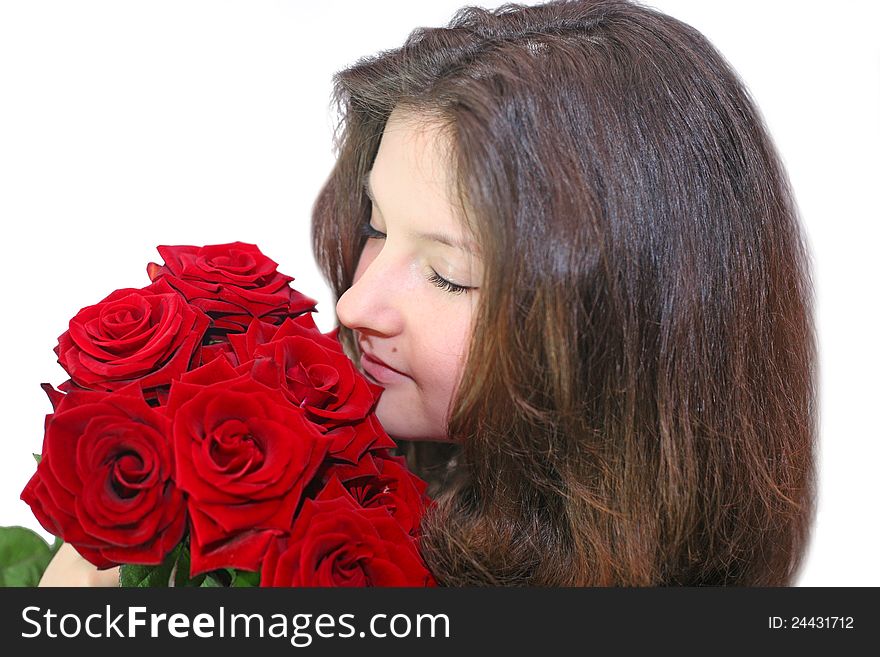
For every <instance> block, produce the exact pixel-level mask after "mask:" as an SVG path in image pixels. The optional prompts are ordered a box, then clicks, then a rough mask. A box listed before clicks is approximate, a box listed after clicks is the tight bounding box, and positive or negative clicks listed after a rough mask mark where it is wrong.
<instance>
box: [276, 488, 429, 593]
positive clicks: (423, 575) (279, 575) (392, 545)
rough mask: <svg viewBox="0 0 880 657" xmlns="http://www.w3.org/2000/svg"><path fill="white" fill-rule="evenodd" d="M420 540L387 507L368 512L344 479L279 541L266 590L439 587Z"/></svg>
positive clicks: (309, 505) (306, 508)
mask: <svg viewBox="0 0 880 657" xmlns="http://www.w3.org/2000/svg"><path fill="white" fill-rule="evenodd" d="M435 584H436V583H435V582H434V578H433V577H432V576H431V573H430V572H428V569H427V568H425V564H424V562H423V561H422V558H421V556H420V555H419V551H418V546H417V543H416V541H415V539H414V538H413V537H411V536H409V535H408V534H407V533H406V532H404V531H403V530H402V529H401V528H400V525H398V524H397V522H396V521H395V520H394V518H392V517H391V515H390V514H389V513H388V512H387V511H386V510H385V509H384V508H381V507H379V508H372V509H364V508H362V507H360V506H359V505H358V503H357V502H356V501H355V500H354V499H353V498H352V497H351V495H349V494H348V492H347V491H346V490H345V489H344V488H343V487H342V484H340V483H339V481H338V480H335V479H334V480H332V481H331V482H330V484H328V486H327V488H325V489H324V491H323V492H322V494H321V495H319V496H318V498H317V499H315V500H306V501H305V502H304V503H303V508H302V511H301V512H300V514H299V516H298V517H297V521H296V523H295V524H294V525H293V528H292V530H291V533H290V536H289V537H287V538H281V539H278V540H277V541H275V542H273V544H272V546H271V547H270V549H269V552H268V554H267V555H266V559H265V561H264V562H263V569H262V573H261V576H260V586H264V587H268V586H351V587H362V586H433V585H435Z"/></svg>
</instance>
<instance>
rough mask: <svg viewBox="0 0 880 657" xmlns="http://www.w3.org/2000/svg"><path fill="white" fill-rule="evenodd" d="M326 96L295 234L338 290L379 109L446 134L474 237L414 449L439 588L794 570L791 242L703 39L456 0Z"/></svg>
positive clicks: (811, 398)
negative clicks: (467, 331)
mask: <svg viewBox="0 0 880 657" xmlns="http://www.w3.org/2000/svg"><path fill="white" fill-rule="evenodd" d="M334 98H335V101H336V102H337V104H338V108H339V110H340V117H341V120H340V124H339V128H338V132H337V134H336V148H337V154H338V160H337V162H336V165H335V167H334V169H333V171H332V172H331V174H330V177H329V178H328V180H327V182H326V184H325V186H324V188H323V189H322V190H321V193H320V195H319V197H318V199H317V201H316V204H315V207H314V215H313V242H314V244H313V246H314V250H315V254H316V258H317V259H318V262H319V264H320V266H321V267H322V270H323V271H324V273H325V276H326V277H327V279H328V280H329V281H330V283H331V285H332V287H333V290H334V292H335V294H336V298H339V296H340V295H342V293H343V292H345V290H347V289H348V287H349V286H350V285H351V283H352V277H353V275H354V272H355V267H356V265H357V261H358V257H359V255H360V252H361V249H362V248H363V245H364V238H363V237H361V232H360V231H359V230H358V227H359V225H360V224H361V223H362V222H364V221H368V220H369V203H368V199H367V198H366V197H365V195H364V193H363V191H362V188H361V180H362V177H363V175H364V174H365V172H367V171H368V170H369V169H370V167H371V164H372V161H373V158H374V157H375V155H376V152H377V150H378V144H379V139H380V137H381V134H382V130H383V127H384V125H385V122H386V120H387V119H388V116H389V114H390V113H391V111H392V109H394V108H395V107H401V108H403V109H406V110H411V111H412V114H413V115H414V116H423V117H429V118H430V120H432V121H434V122H437V123H439V124H441V125H442V126H443V127H444V128H445V129H446V131H447V132H446V134H448V136H449V138H450V140H451V142H452V144H453V145H454V155H453V156H452V166H453V168H454V175H455V180H456V185H457V187H456V190H457V194H459V195H460V197H459V198H460V200H461V206H462V207H465V208H467V211H468V212H467V217H466V225H467V227H468V229H469V230H470V231H471V232H472V233H473V235H474V237H475V238H476V240H477V241H478V243H479V244H480V247H481V251H482V256H483V261H484V265H485V272H484V277H483V284H482V286H481V298H480V307H479V308H478V311H477V315H476V318H475V325H474V326H475V328H474V331H473V335H472V341H471V345H470V351H469V353H468V356H467V363H466V368H465V370H464V375H463V378H462V383H461V385H460V387H459V389H458V392H457V396H456V398H455V399H454V400H453V406H452V411H451V414H450V418H449V424H448V435H449V437H450V438H451V439H452V440H453V441H454V444H453V445H447V446H441V447H437V446H432V445H415V444H413V445H410V446H409V449H410V451H411V454H410V456H411V458H412V463H413V465H414V466H416V467H422V466H424V465H425V463H424V457H425V455H426V454H427V452H429V451H432V450H433V451H435V452H439V456H440V457H441V458H440V459H439V461H440V465H443V464H445V465H446V466H447V467H440V468H439V469H436V468H435V469H433V470H432V469H424V470H421V472H423V473H425V476H427V477H431V478H433V480H434V488H433V489H432V490H434V492H435V493H436V495H437V501H438V504H437V507H436V508H435V509H434V510H433V511H432V512H431V514H430V515H429V516H428V517H427V518H426V521H425V525H424V537H423V543H422V549H423V553H424V556H425V558H426V560H427V561H428V564H429V566H430V567H431V569H432V570H433V572H434V573H435V575H436V576H437V578H438V580H439V581H440V582H441V583H442V584H445V585H450V586H459V585H481V584H487V585H533V586H534V585H539V586H548V585H549V586H571V585H574V586H580V585H759V586H767V585H789V584H791V583H792V581H793V578H794V577H795V575H796V573H797V571H798V568H799V566H800V563H801V560H802V557H803V554H804V551H805V548H806V545H807V541H808V538H809V530H810V526H811V522H812V517H813V513H814V504H815V501H814V486H815V484H814V478H815V473H814V451H815V445H814V442H815V435H816V431H817V427H816V418H817V411H816V407H815V404H816V343H815V330H814V325H813V316H812V303H813V300H812V299H813V292H812V283H811V277H810V269H809V255H808V250H807V246H806V243H805V238H804V236H803V235H802V233H801V229H800V226H799V223H798V218H797V212H796V207H795V204H794V201H793V198H792V194H791V192H790V189H789V183H788V180H787V178H786V174H785V172H784V170H783V167H782V165H781V163H780V160H779V158H778V156H777V153H776V151H775V148H774V146H773V144H772V142H771V140H770V138H769V136H768V134H767V131H766V128H765V127H764V124H763V121H762V119H761V117H760V115H759V113H758V111H757V110H756V108H755V106H754V104H753V101H752V100H751V99H750V97H749V94H748V92H747V90H746V89H745V88H744V86H743V84H742V83H741V82H740V80H739V79H738V77H737V75H736V74H735V73H734V72H733V71H732V70H731V68H730V66H729V65H728V64H727V63H726V62H725V60H724V59H723V57H722V56H721V55H720V54H719V53H718V52H717V51H716V50H715V49H714V47H713V46H712V45H711V44H709V43H708V42H707V40H706V39H705V38H704V37H703V36H702V35H701V34H700V33H699V32H697V31H696V30H695V29H693V28H692V27H690V26H688V25H686V24H684V23H682V22H680V21H678V20H675V19H673V18H670V17H669V16H666V15H664V14H662V13H659V12H657V11H655V10H652V9H649V8H644V7H641V6H639V5H637V4H633V3H629V2H621V1H616V0H615V1H604V0H584V1H562V2H549V3H547V4H543V5H537V6H521V5H515V4H507V5H504V6H502V7H500V8H498V9H495V10H485V9H481V8H477V7H464V8H462V9H461V10H459V11H458V12H457V13H456V14H455V16H454V17H453V18H452V20H451V22H450V23H449V25H448V26H447V27H445V28H437V29H428V28H419V29H416V30H415V31H413V32H412V33H411V34H410V36H409V38H408V39H407V40H406V42H405V43H404V45H403V46H402V47H400V48H398V49H395V50H391V51H385V52H382V53H380V54H378V55H376V56H374V57H369V58H364V59H361V60H359V61H358V62H357V63H356V64H355V65H353V66H352V67H350V68H348V69H347V70H344V71H342V72H340V73H338V74H337V75H336V77H335V96H334ZM511 254H513V257H511ZM340 335H341V338H342V340H343V342H344V344H345V346H346V349H347V350H348V351H349V354H350V355H352V356H356V352H357V345H356V344H355V343H354V341H353V340H352V339H351V338H352V336H351V332H350V331H349V330H348V329H346V328H345V327H341V329H340ZM419 451H421V452H423V453H422V454H419ZM436 456H437V455H436V454H435V459H434V460H435V461H436V460H437V458H436ZM450 474H451V475H454V476H450Z"/></svg>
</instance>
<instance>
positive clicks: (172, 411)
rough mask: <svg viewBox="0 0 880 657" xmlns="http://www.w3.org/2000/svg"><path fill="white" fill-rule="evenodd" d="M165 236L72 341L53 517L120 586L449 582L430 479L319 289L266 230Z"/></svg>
mask: <svg viewBox="0 0 880 657" xmlns="http://www.w3.org/2000/svg"><path fill="white" fill-rule="evenodd" d="M158 251H159V254H160V255H161V256H162V258H163V259H164V261H165V262H164V264H163V265H158V264H155V263H150V264H149V265H148V266H147V272H148V274H149V277H150V280H151V284H150V285H148V286H147V287H144V288H142V289H121V290H116V291H115V292H113V293H112V294H110V295H109V296H108V297H106V298H105V299H104V300H102V301H101V302H99V303H97V304H95V305H93V306H89V307H87V308H83V309H82V310H81V311H80V312H79V313H78V314H77V315H76V316H75V317H74V318H73V319H72V320H71V321H70V326H69V330H67V331H66V332H65V333H64V334H63V335H61V337H60V338H59V340H58V346H57V347H56V349H55V351H56V353H57V355H58V362H59V363H60V364H61V366H62V367H63V368H64V369H65V370H66V371H67V373H68V374H69V375H70V379H69V380H67V381H65V382H64V383H62V384H61V385H60V386H58V389H57V390H56V389H54V388H52V386H50V385H49V384H43V388H44V389H45V390H46V392H47V394H48V395H49V399H50V400H51V403H52V406H53V409H54V411H53V412H52V413H51V414H49V415H48V416H47V417H46V422H45V435H44V439H43V448H42V455H41V458H40V459H39V463H38V466H37V470H36V473H35V474H34V475H33V477H32V478H31V480H30V481H29V482H28V484H27V486H26V487H25V489H24V491H23V492H22V494H21V498H22V499H23V500H24V501H25V502H26V503H27V504H29V505H30V507H31V509H32V511H33V513H34V515H35V516H36V518H37V519H38V521H39V522H40V524H41V525H42V526H43V527H44V528H45V529H46V530H47V531H49V532H51V533H52V534H53V535H55V536H57V537H59V538H60V539H63V540H64V541H66V542H68V543H70V544H72V545H73V546H74V547H75V548H76V549H77V551H78V552H79V553H80V554H81V555H82V556H83V557H84V558H86V559H87V560H88V561H90V562H91V563H93V564H95V565H96V566H98V567H99V568H110V567H113V566H116V565H122V568H121V581H122V583H123V584H124V585H140V586H168V585H171V586H224V585H233V586H253V585H256V584H259V585H260V586H432V585H435V582H434V579H433V577H432V576H431V574H430V573H429V572H428V570H427V569H426V567H425V565H424V563H423V561H422V559H421V557H420V554H419V551H418V537H419V524H420V520H421V517H422V515H423V513H424V511H425V509H426V508H427V506H428V505H429V504H430V500H429V499H428V498H427V497H426V495H425V490H426V484H425V482H423V481H422V480H421V479H419V478H417V477H416V476H415V475H413V474H412V473H411V472H409V471H408V470H407V468H406V464H405V460H404V459H403V458H402V457H399V456H394V455H393V451H392V450H394V449H395V447H396V445H395V443H394V442H393V441H392V440H391V439H390V438H389V437H388V435H387V434H386V433H385V431H384V430H383V429H382V426H381V425H380V423H379V422H378V420H377V419H376V415H375V413H374V409H375V405H376V402H377V401H378V399H379V396H380V395H381V393H382V391H383V388H381V387H379V386H377V385H375V384H373V383H371V382H370V381H368V380H366V379H365V378H364V377H363V376H361V374H360V373H359V372H358V371H357V369H356V368H355V367H354V365H353V364H352V362H351V360H350V359H349V358H348V357H347V356H346V355H345V354H344V352H343V350H342V347H341V345H340V343H339V342H338V340H337V339H336V337H335V332H332V333H330V334H322V333H321V332H320V330H319V329H318V328H317V327H316V325H315V323H314V320H313V319H312V315H311V313H312V312H315V303H316V302H315V301H314V300H313V299H310V298H308V297H306V296H304V295H302V294H300V293H299V292H297V291H296V290H294V289H293V288H292V287H291V286H290V283H291V282H292V281H293V278H291V277H289V276H285V275H283V274H281V273H279V272H278V271H277V264H276V263H275V262H273V261H272V260H270V259H269V258H267V257H266V256H265V255H263V254H262V253H261V252H260V250H259V249H258V248H257V247H256V246H254V245H251V244H244V243H241V242H235V243H231V244H220V245H214V246H205V247H196V246H162V247H159V248H158Z"/></svg>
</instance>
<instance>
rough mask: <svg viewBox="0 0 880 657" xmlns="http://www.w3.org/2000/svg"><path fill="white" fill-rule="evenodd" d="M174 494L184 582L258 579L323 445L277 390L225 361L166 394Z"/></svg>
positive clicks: (188, 376)
mask: <svg viewBox="0 0 880 657" xmlns="http://www.w3.org/2000/svg"><path fill="white" fill-rule="evenodd" d="M167 412H168V413H169V415H172V416H173V429H172V433H173V436H174V450H175V458H176V465H177V469H176V477H175V479H176V481H177V485H178V486H179V487H180V488H181V489H183V490H184V491H185V492H186V493H187V494H188V499H187V508H188V510H189V513H190V518H191V524H192V538H191V553H192V562H191V569H190V574H191V575H193V576H195V575H197V574H199V573H202V572H205V571H208V570H214V569H216V568H240V569H242V570H258V569H259V567H260V563H261V561H262V559H263V555H264V554H265V552H266V549H267V548H268V546H269V543H270V542H271V540H272V539H273V538H274V537H276V536H279V535H282V534H285V533H287V531H288V530H289V528H290V524H291V522H292V519H293V515H294V512H295V511H296V508H297V506H298V505H299V503H300V499H301V496H302V491H303V488H304V487H305V486H306V485H308V483H309V482H310V480H311V479H312V477H313V476H314V474H315V473H316V472H317V470H318V467H319V466H320V465H321V462H322V461H323V459H324V456H325V454H326V452H327V447H328V444H329V441H328V439H326V438H324V436H323V435H322V434H321V432H320V431H319V430H318V429H317V427H315V425H313V424H312V423H311V422H309V421H308V420H307V419H306V418H305V416H304V415H303V413H302V411H300V410H299V409H297V408H296V407H294V406H292V405H291V404H290V402H289V401H288V400H287V398H286V397H285V396H284V395H283V394H282V393H281V391H279V390H273V389H271V388H269V387H267V386H265V385H263V384H261V383H259V382H257V381H254V380H253V379H252V378H250V376H249V375H248V374H244V375H238V374H237V373H236V371H235V370H234V369H233V368H232V366H231V365H230V364H229V363H228V362H227V361H226V360H225V359H223V358H218V359H216V360H214V361H211V362H210V363H209V364H207V365H205V366H203V367H200V368H198V369H196V370H193V371H192V372H190V373H188V374H186V375H184V376H183V377H182V379H181V380H180V381H175V382H174V384H173V385H172V386H171V393H170V395H169V398H168V406H167Z"/></svg>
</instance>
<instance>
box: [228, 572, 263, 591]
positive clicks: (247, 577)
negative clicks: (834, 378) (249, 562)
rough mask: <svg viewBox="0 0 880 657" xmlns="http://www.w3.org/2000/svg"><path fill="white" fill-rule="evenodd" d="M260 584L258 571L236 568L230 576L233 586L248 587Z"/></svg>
mask: <svg viewBox="0 0 880 657" xmlns="http://www.w3.org/2000/svg"><path fill="white" fill-rule="evenodd" d="M259 585H260V573H254V572H251V571H249V570H236V571H235V572H234V575H233V577H232V586H233V587H235V588H250V587H254V586H259Z"/></svg>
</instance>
